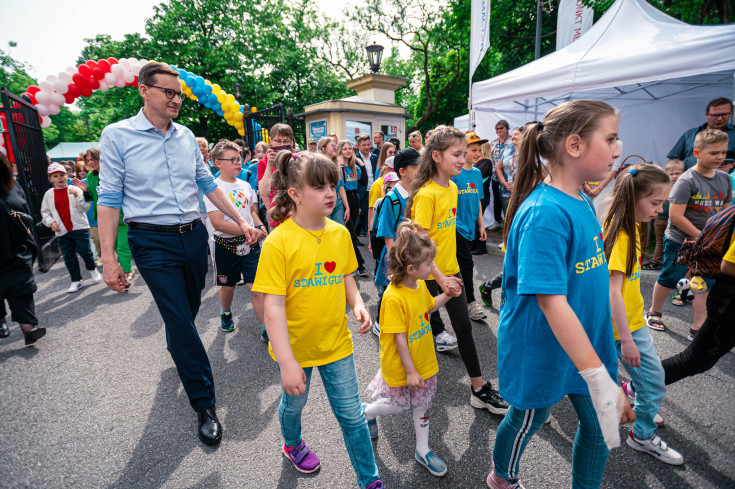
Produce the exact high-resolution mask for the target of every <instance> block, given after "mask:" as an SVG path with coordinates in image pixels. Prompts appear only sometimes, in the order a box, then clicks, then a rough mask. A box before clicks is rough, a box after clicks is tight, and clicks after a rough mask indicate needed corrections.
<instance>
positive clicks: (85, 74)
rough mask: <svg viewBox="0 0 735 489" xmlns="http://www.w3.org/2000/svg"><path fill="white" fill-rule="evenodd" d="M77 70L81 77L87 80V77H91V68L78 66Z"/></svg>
mask: <svg viewBox="0 0 735 489" xmlns="http://www.w3.org/2000/svg"><path fill="white" fill-rule="evenodd" d="M77 68H78V69H79V74H81V75H82V76H83V77H85V78H87V77H88V76H92V68H90V67H89V66H87V65H79V66H78V67H77Z"/></svg>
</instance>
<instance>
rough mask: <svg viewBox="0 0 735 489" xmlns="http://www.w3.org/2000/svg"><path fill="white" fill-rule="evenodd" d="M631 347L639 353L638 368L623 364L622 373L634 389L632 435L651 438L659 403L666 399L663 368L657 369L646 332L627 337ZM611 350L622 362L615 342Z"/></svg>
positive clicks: (618, 341) (646, 329) (640, 331)
mask: <svg viewBox="0 0 735 489" xmlns="http://www.w3.org/2000/svg"><path fill="white" fill-rule="evenodd" d="M631 334H632V335H633V341H634V342H635V346H637V347H638V351H639V352H640V353H641V366H640V367H629V366H627V365H625V364H623V366H624V367H625V370H626V371H627V372H628V375H630V378H631V379H632V380H633V386H634V387H635V406H634V407H633V411H634V412H635V415H636V420H635V423H634V424H633V434H634V435H635V437H636V438H640V439H646V438H650V437H651V436H653V431H654V430H655V429H656V428H657V426H656V423H654V422H653V417H654V416H656V414H657V413H658V410H659V409H660V408H661V403H662V402H664V397H666V385H665V384H664V377H665V376H664V367H663V366H662V365H661V360H659V358H658V355H656V349H655V348H654V346H653V339H651V333H649V332H648V328H646V327H643V328H641V329H638V330H636V331H633V332H632V333H631ZM615 348H616V349H617V350H618V358H619V359H620V361H621V362H622V361H623V359H622V357H623V355H622V353H621V350H620V348H621V343H620V340H617V341H615Z"/></svg>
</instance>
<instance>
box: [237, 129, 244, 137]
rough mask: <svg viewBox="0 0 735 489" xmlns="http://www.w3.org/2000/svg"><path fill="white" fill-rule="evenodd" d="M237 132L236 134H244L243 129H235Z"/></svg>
mask: <svg viewBox="0 0 735 489" xmlns="http://www.w3.org/2000/svg"><path fill="white" fill-rule="evenodd" d="M237 133H238V134H239V135H240V136H244V135H245V129H238V130H237Z"/></svg>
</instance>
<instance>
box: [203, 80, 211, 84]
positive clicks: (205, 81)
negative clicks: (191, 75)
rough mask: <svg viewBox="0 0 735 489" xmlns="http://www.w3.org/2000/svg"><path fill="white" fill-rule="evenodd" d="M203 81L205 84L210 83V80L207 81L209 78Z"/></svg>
mask: <svg viewBox="0 0 735 489" xmlns="http://www.w3.org/2000/svg"><path fill="white" fill-rule="evenodd" d="M204 83H205V84H207V85H211V84H212V82H211V81H209V80H204Z"/></svg>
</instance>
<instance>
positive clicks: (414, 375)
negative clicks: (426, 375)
mask: <svg viewBox="0 0 735 489" xmlns="http://www.w3.org/2000/svg"><path fill="white" fill-rule="evenodd" d="M406 386H407V387H408V388H409V389H411V390H412V391H417V390H419V389H423V388H424V379H423V378H421V376H420V375H419V373H418V372H416V371H415V370H414V371H413V372H411V373H410V374H408V375H407V376H406Z"/></svg>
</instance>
